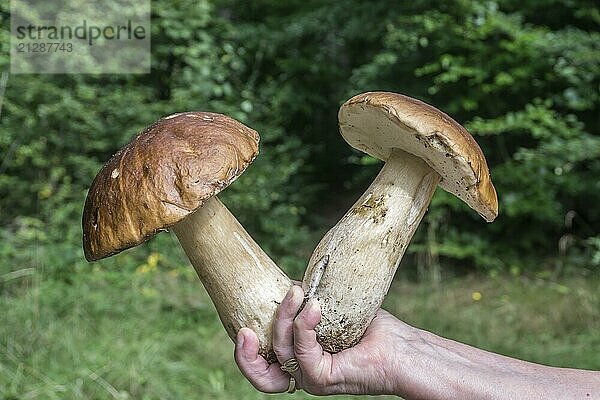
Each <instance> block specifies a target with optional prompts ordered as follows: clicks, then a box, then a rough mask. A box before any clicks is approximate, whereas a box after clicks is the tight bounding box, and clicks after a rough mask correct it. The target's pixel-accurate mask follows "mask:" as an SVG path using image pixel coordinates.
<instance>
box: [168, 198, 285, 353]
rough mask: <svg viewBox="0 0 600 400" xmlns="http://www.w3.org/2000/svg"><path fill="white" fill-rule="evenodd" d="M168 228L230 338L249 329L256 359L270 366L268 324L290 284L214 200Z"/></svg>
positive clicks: (218, 202)
mask: <svg viewBox="0 0 600 400" xmlns="http://www.w3.org/2000/svg"><path fill="white" fill-rule="evenodd" d="M172 229H173V231H174V232H175V234H176V235H177V238H178V239H179V242H180V243H181V246H182V247H183V249H184V251H185V253H186V254H187V256H188V258H189V260H190V262H191V263H192V265H193V266H194V268H195V269H196V272H197V273H198V276H199V277H200V280H201V281H202V283H203V285H204V287H205V288H206V291H207V292H208V294H209V296H210V298H211V299H212V301H213V303H214V305H215V308H216V309H217V313H218V314H219V318H221V322H222V323H223V326H224V327H225V330H226V331H227V333H228V334H229V336H230V337H231V338H232V339H235V337H236V335H237V332H238V331H239V329H240V328H242V327H248V328H250V329H252V330H253V331H254V332H256V334H257V335H258V339H259V342H260V354H261V355H263V356H264V357H265V358H267V360H269V361H274V360H275V355H274V353H273V351H272V349H271V343H272V339H271V338H272V332H271V323H272V321H273V316H274V314H275V310H276V309H277V305H278V304H279V303H280V302H281V300H282V299H283V297H284V296H285V294H286V293H287V291H288V290H289V288H290V287H291V285H292V282H291V281H290V280H289V279H288V277H287V276H286V275H285V274H284V273H283V272H282V271H281V270H280V269H279V267H277V265H276V264H275V263H274V262H273V260H271V259H270V258H269V256H268V255H267V254H266V253H265V252H264V251H263V250H262V249H261V248H260V247H259V246H258V244H256V242H254V240H253V239H252V238H251V237H250V235H249V234H248V232H246V230H245V229H244V228H243V227H242V225H241V224H240V223H239V222H238V221H237V219H236V218H235V217H234V216H233V215H232V214H231V213H230V212H229V210H228V209H227V207H225V206H224V205H223V203H221V201H220V200H219V199H218V198H217V197H216V196H214V197H211V198H210V199H208V200H206V202H205V203H204V204H203V205H202V207H200V208H199V209H197V210H196V211H195V212H194V213H192V214H190V215H189V216H187V217H186V218H185V219H184V220H182V221H180V222H179V223H177V224H176V225H174V226H173V227H172Z"/></svg>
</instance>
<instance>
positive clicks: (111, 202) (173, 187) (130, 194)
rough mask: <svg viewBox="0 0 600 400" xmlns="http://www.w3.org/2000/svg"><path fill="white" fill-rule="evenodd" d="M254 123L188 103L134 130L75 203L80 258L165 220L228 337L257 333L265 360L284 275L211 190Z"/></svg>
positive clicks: (243, 152)
mask: <svg viewBox="0 0 600 400" xmlns="http://www.w3.org/2000/svg"><path fill="white" fill-rule="evenodd" d="M258 141H259V136H258V133H257V132H255V131H254V130H252V129H250V128H248V127H247V126H245V125H243V124H241V123H239V122H238V121H236V120H234V119H232V118H229V117H227V116H224V115H221V114H213V113H204V112H187V113H180V114H174V115H171V116H168V117H165V118H162V119H160V120H158V121H157V122H155V123H154V124H153V125H151V126H150V127H148V128H147V129H145V130H144V131H142V132H140V133H139V134H138V136H136V137H135V138H134V139H133V140H132V141H131V142H130V143H129V144H128V145H126V146H125V147H124V148H122V149H121V150H120V151H119V152H118V153H116V154H115V155H114V156H113V157H112V158H111V159H110V160H109V161H108V162H107V163H106V165H104V167H103V168H102V170H101V171H100V172H99V173H98V175H97V176H96V178H95V179H94V182H93V183H92V186H91V188H90V190H89V193H88V196H87V199H86V202H85V209H84V213H83V247H84V251H85V257H86V258H87V260H88V261H94V260H98V259H101V258H104V257H108V256H111V255H113V254H116V253H118V252H120V251H122V250H125V249H127V248H130V247H133V246H137V245H138V244H141V243H142V242H144V241H146V240H147V239H149V238H150V237H152V236H154V235H155V234H156V233H157V232H159V231H163V230H167V229H172V230H173V231H174V232H175V234H176V235H177V238H178V239H179V242H180V243H181V246H182V247H183V249H184V251H185V253H186V254H187V256H188V258H189V260H190V262H191V263H192V265H193V266H194V268H195V270H196V272H197V273H198V276H199V277H200V280H201V281H202V283H203V284H204V286H205V288H206V290H207V292H208V294H209V295H210V297H211V299H212V300H213V302H214V304H215V307H216V309H217V312H218V313H219V317H220V318H221V321H222V322H223V326H224V327H225V329H226V330H227V333H228V334H229V336H230V337H231V338H234V337H235V335H236V334H237V331H238V330H239V329H240V328H242V327H249V328H251V329H253V330H254V331H255V332H256V333H257V335H258V336H259V341H260V346H261V347H260V352H261V354H262V355H263V356H265V357H266V358H268V359H269V360H271V361H273V360H274V359H275V357H274V354H273V352H272V350H271V322H272V319H273V316H274V312H275V309H276V308H277V304H278V303H279V302H280V301H281V299H283V297H284V296H285V294H286V293H287V291H288V289H289V288H290V287H291V281H290V280H289V279H288V278H287V276H286V275H285V274H284V273H283V272H282V271H281V270H280V269H279V268H278V267H277V265H275V263H274V262H273V261H272V260H271V259H270V258H269V256H268V255H267V254H265V253H264V252H263V251H262V249H261V248H260V247H259V246H258V245H257V244H256V243H255V242H254V240H252V238H251V237H250V235H249V234H248V233H247V232H246V230H244V228H243V227H242V226H241V225H240V223H239V222H238V221H237V220H236V219H235V217H234V216H233V215H232V214H231V213H230V212H229V210H227V208H226V207H225V206H224V205H223V204H222V203H221V202H220V201H219V199H218V198H217V197H216V194H217V193H219V192H220V191H221V190H222V189H224V188H226V187H227V186H228V185H229V184H231V182H233V181H234V180H235V179H236V178H237V177H238V176H240V175H241V174H242V172H244V170H245V169H246V167H247V166H248V165H249V164H250V163H252V161H253V160H254V158H255V157H256V155H257V154H258Z"/></svg>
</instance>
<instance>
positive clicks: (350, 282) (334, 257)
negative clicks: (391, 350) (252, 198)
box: [302, 150, 440, 352]
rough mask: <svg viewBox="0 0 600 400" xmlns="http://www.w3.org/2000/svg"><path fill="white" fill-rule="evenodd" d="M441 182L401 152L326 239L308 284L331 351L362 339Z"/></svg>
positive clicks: (325, 343) (314, 258)
mask: <svg viewBox="0 0 600 400" xmlns="http://www.w3.org/2000/svg"><path fill="white" fill-rule="evenodd" d="M439 180H440V176H439V175H438V174H437V173H436V172H435V171H434V170H433V169H431V168H430V167H429V166H428V165H427V164H426V163H425V162H423V161H422V160H421V159H419V158H417V157H415V156H413V155H410V154H408V153H405V152H403V151H400V150H395V151H394V152H393V153H392V155H391V156H390V158H389V159H388V161H387V163H386V164H385V166H384V167H383V169H382V170H381V172H380V173H379V175H377V177H376V178H375V180H374V181H373V183H372V184H371V186H370V187H369V188H368V189H367V191H366V192H365V193H364V194H363V195H362V196H361V197H360V198H359V199H358V201H357V202H356V203H355V204H354V205H353V206H352V208H351V209H350V210H349V211H348V212H347V213H346V214H345V215H344V216H343V217H342V219H341V220H340V221H339V222H338V223H337V224H336V225H335V226H334V227H333V228H332V229H331V230H329V232H327V233H326V234H325V236H324V237H323V239H321V242H320V243H319V244H318V246H317V248H316V249H315V251H314V252H313V254H312V257H311V259H310V262H309V266H308V268H307V270H306V273H305V275H304V281H303V284H302V285H303V288H304V290H305V293H309V292H310V293H313V294H314V297H317V298H318V300H319V303H320V305H321V312H322V318H321V322H320V324H319V325H318V327H317V335H318V339H319V342H320V343H321V344H322V345H323V347H324V348H325V349H326V350H327V351H330V352H337V351H341V350H343V349H345V348H348V347H351V346H353V345H354V344H356V342H358V340H359V339H360V338H361V337H362V335H363V333H364V331H365V329H366V328H367V327H368V326H369V324H370V322H371V320H372V319H373V318H374V317H375V314H376V312H377V310H378V309H379V307H380V306H381V303H382V302H383V299H384V297H385V295H386V294H387V291H388V289H389V287H390V284H391V282H392V278H393V277H394V274H395V272H396V268H397V267H398V264H399V263H400V260H401V259H402V256H403V255H404V251H405V250H406V247H407V246H408V243H409V242H410V239H411V238H412V236H413V234H414V232H415V230H416V229H417V227H418V226H419V223H420V222H421V219H422V218H423V215H424V214H425V211H426V210H427V207H428V205H429V202H430V200H431V197H432V196H433V193H434V191H435V188H436V186H437V184H438V182H439ZM319 277H320V279H318V278H319Z"/></svg>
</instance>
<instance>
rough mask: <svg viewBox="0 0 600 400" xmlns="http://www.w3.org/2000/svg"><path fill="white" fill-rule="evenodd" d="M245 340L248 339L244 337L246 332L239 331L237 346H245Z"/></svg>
mask: <svg viewBox="0 0 600 400" xmlns="http://www.w3.org/2000/svg"><path fill="white" fill-rule="evenodd" d="M244 340H246V338H245V337H244V334H243V333H242V332H241V331H239V332H238V334H237V346H238V347H243V346H244Z"/></svg>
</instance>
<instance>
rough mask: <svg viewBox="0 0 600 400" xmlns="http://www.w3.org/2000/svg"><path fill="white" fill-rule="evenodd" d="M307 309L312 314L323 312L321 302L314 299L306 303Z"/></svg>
mask: <svg viewBox="0 0 600 400" xmlns="http://www.w3.org/2000/svg"><path fill="white" fill-rule="evenodd" d="M306 308H307V309H308V311H311V312H321V305H320V304H319V301H318V300H317V299H315V298H314V297H313V298H312V299H310V300H308V302H307V303H306Z"/></svg>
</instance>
